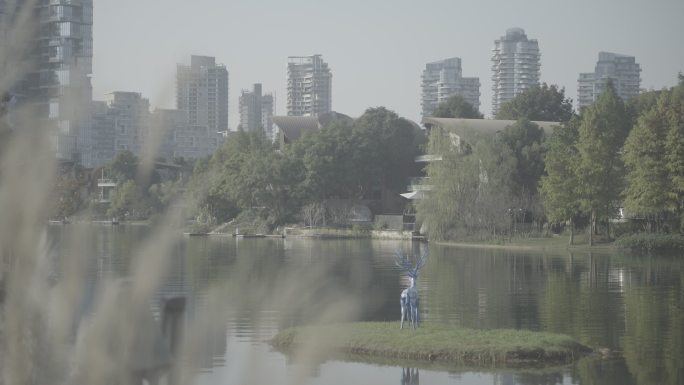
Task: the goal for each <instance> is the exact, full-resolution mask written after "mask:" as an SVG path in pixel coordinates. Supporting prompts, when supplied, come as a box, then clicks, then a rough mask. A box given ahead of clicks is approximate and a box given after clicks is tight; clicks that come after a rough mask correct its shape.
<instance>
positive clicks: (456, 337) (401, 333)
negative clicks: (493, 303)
mask: <svg viewBox="0 0 684 385" xmlns="http://www.w3.org/2000/svg"><path fill="white" fill-rule="evenodd" d="M404 326H406V325H404ZM311 339H315V340H316V341H317V342H318V343H321V344H323V346H326V347H328V348H330V349H332V350H335V351H338V352H342V353H356V354H359V353H363V354H364V355H366V356H380V357H394V358H404V359H406V358H409V359H413V360H425V361H446V362H451V363H459V364H476V365H503V366H505V365H507V364H514V365H520V364H521V362H528V363H530V364H540V363H559V362H571V361H573V360H575V359H579V358H580V357H581V356H582V355H584V354H586V353H588V352H590V351H591V349H589V348H587V347H585V346H583V345H581V344H580V343H579V342H577V341H575V340H573V339H572V338H571V337H568V336H565V335H561V334H553V333H542V332H533V331H526V330H505V329H499V330H473V329H466V328H457V327H453V326H446V325H439V324H434V323H428V324H423V325H421V326H420V327H419V328H418V329H416V330H400V329H399V322H356V323H348V324H336V325H325V326H304V327H298V328H290V329H285V330H282V331H280V332H279V333H278V334H277V335H276V336H275V337H274V338H273V340H271V344H273V346H275V347H276V348H278V349H282V350H288V349H292V348H296V347H299V346H304V345H305V344H306V343H310V342H311Z"/></svg>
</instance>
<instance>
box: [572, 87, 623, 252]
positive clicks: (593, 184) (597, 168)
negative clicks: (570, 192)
mask: <svg viewBox="0 0 684 385" xmlns="http://www.w3.org/2000/svg"><path fill="white" fill-rule="evenodd" d="M628 127H629V120H628V118H627V115H626V113H625V107H624V104H623V102H622V100H621V99H620V97H619V96H618V95H617V93H616V92H615V88H614V86H613V85H612V83H608V84H607V86H606V89H605V90H604V91H603V92H602V93H601V94H600V95H599V97H598V99H597V100H596V102H595V103H594V104H593V105H591V106H590V107H588V108H587V109H586V110H585V111H584V113H583V114H582V122H581V124H580V127H579V139H578V143H577V150H578V153H579V154H578V155H579V159H578V164H577V179H578V193H579V197H580V204H581V207H582V209H583V210H585V211H586V212H588V213H589V214H590V223H591V226H590V231H589V244H590V245H593V235H594V233H595V232H596V230H597V227H596V224H597V222H598V221H599V220H606V221H608V220H609V219H610V218H611V217H613V216H614V215H615V211H616V203H617V201H618V200H619V199H620V193H621V191H622V186H623V179H624V167H623V163H622V159H621V157H620V150H621V148H622V145H623V143H624V140H625V137H626V133H627V131H628Z"/></svg>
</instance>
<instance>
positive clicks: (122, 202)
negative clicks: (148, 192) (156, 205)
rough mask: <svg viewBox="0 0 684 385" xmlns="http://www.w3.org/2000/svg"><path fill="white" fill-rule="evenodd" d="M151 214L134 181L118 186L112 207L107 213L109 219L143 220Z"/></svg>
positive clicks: (140, 190)
mask: <svg viewBox="0 0 684 385" xmlns="http://www.w3.org/2000/svg"><path fill="white" fill-rule="evenodd" d="M150 213H151V208H150V206H149V205H148V204H147V202H146V199H145V196H144V194H143V192H142V189H141V188H140V186H138V184H137V183H135V181H134V180H128V181H126V182H124V183H123V184H121V185H119V186H118V187H117V189H116V192H115V193H114V198H113V199H112V205H111V206H110V208H109V210H108V211H107V215H108V216H110V217H118V218H123V217H127V218H131V219H143V218H147V217H148V216H149V215H150Z"/></svg>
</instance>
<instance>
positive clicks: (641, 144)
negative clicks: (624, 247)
mask: <svg viewBox="0 0 684 385" xmlns="http://www.w3.org/2000/svg"><path fill="white" fill-rule="evenodd" d="M663 107H664V105H663V103H658V105H657V106H654V107H653V108H651V109H650V110H648V111H646V112H645V113H644V114H642V115H641V117H640V118H639V120H638V122H637V125H636V126H635V127H634V129H633V130H632V131H631V132H630V134H629V137H628V138H627V141H626V142H625V147H624V152H623V159H624V162H625V167H626V170H627V174H626V181H627V187H626V189H625V191H624V198H625V200H624V204H625V209H626V210H627V211H628V212H629V213H630V214H633V215H637V216H640V217H646V218H659V217H661V216H662V215H663V213H664V212H665V211H666V203H667V190H668V182H669V181H668V179H669V178H668V172H667V168H666V166H667V165H666V162H665V148H664V147H665V135H666V134H667V126H666V122H665V121H664V119H663V118H664V116H663V115H662V108H663Z"/></svg>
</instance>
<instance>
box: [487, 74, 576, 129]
mask: <svg viewBox="0 0 684 385" xmlns="http://www.w3.org/2000/svg"><path fill="white" fill-rule="evenodd" d="M573 115H574V112H573V109H572V100H571V99H569V98H566V97H565V89H564V88H561V89H558V86H556V85H551V86H548V85H547V84H546V83H544V84H542V85H541V86H538V87H533V88H530V89H528V90H526V91H525V92H523V93H521V94H519V95H517V96H516V97H515V98H513V99H512V100H510V101H508V102H506V103H504V104H503V105H501V107H500V108H499V111H498V112H497V113H496V118H497V119H503V120H518V119H521V118H525V119H528V120H537V121H547V122H567V121H569V120H570V118H572V116H573Z"/></svg>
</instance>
